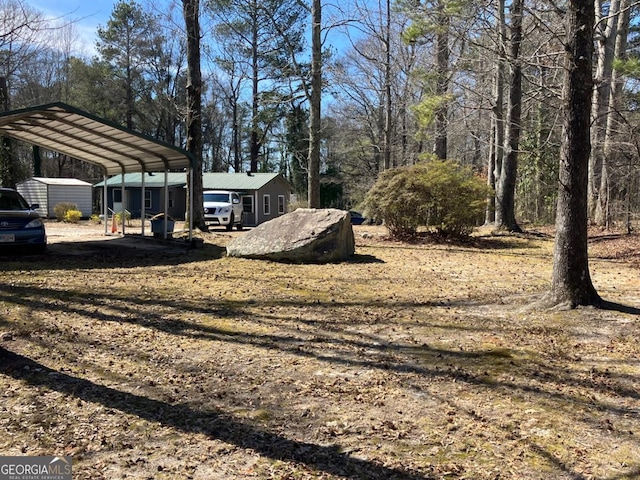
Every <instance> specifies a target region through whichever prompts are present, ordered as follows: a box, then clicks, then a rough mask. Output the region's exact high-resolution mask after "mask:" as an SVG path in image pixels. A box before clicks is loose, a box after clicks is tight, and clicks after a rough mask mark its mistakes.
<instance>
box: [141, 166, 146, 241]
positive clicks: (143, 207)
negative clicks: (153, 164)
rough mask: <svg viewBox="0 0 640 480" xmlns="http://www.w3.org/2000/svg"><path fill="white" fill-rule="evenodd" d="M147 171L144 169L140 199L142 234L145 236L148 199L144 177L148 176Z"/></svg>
mask: <svg viewBox="0 0 640 480" xmlns="http://www.w3.org/2000/svg"><path fill="white" fill-rule="evenodd" d="M146 173H147V172H145V171H144V170H142V182H140V183H141V185H142V198H141V199H140V204H141V207H140V220H141V221H142V236H143V237H144V219H145V213H146V208H145V203H146V199H145V196H144V179H145V177H146Z"/></svg>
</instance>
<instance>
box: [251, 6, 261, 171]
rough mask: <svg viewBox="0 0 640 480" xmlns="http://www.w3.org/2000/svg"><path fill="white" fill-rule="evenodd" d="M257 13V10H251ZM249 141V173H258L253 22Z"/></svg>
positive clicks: (253, 29)
mask: <svg viewBox="0 0 640 480" xmlns="http://www.w3.org/2000/svg"><path fill="white" fill-rule="evenodd" d="M253 11H254V12H257V11H258V9H257V8H255V9H254V10H253ZM251 50H252V51H251V139H250V142H251V144H250V146H249V160H250V164H251V170H250V171H251V172H257V171H258V156H259V155H260V140H259V132H258V110H259V108H260V104H259V101H258V95H259V94H260V92H259V88H260V80H259V78H258V76H259V73H260V68H259V65H258V60H259V52H258V22H257V20H255V19H254V20H253V22H252V25H251Z"/></svg>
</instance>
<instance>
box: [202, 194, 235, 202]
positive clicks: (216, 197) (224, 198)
mask: <svg viewBox="0 0 640 480" xmlns="http://www.w3.org/2000/svg"><path fill="white" fill-rule="evenodd" d="M204 201H205V202H222V203H229V194H228V193H205V194H204Z"/></svg>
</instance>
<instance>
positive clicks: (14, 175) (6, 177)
mask: <svg viewBox="0 0 640 480" xmlns="http://www.w3.org/2000/svg"><path fill="white" fill-rule="evenodd" d="M9 105H10V103H9V89H8V87H7V78H6V77H0V108H1V109H2V111H3V112H8V111H9ZM17 182H18V172H17V169H16V162H15V161H14V158H13V141H12V140H11V138H9V137H0V185H1V186H3V187H9V188H15V186H16V183H17Z"/></svg>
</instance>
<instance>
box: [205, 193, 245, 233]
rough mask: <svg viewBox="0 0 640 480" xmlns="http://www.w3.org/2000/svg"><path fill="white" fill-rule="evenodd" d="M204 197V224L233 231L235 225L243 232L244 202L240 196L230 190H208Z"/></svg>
mask: <svg viewBox="0 0 640 480" xmlns="http://www.w3.org/2000/svg"><path fill="white" fill-rule="evenodd" d="M203 197H204V222H205V223H206V224H207V225H222V226H225V227H227V230H231V229H232V228H233V226H234V225H235V226H236V228H237V229H238V230H242V200H240V195H238V194H237V193H236V192H231V191H229V190H206V191H204V192H203Z"/></svg>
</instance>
